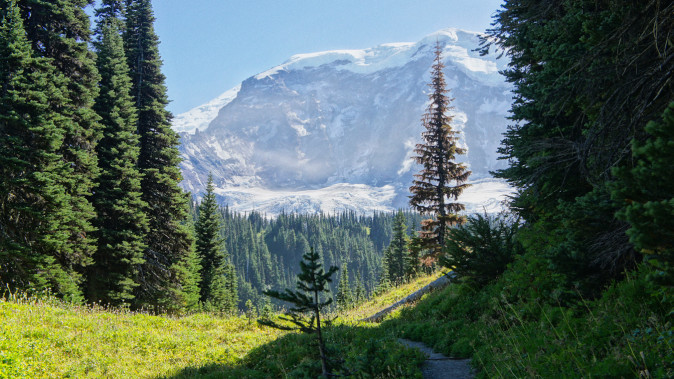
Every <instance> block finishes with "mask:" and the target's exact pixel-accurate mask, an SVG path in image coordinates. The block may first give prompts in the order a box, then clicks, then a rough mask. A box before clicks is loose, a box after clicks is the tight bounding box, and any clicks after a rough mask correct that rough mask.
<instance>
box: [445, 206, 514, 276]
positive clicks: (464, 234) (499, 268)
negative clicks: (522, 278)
mask: <svg viewBox="0 0 674 379" xmlns="http://www.w3.org/2000/svg"><path fill="white" fill-rule="evenodd" d="M518 228H519V224H518V222H517V221H516V220H513V218H512V217H510V216H508V215H504V214H502V215H498V216H489V215H486V214H485V215H484V216H483V215H479V214H478V215H474V216H470V217H468V220H467V221H466V223H464V224H462V225H459V226H457V227H456V228H454V229H452V230H450V231H449V234H448V239H447V241H446V243H445V250H444V255H443V256H441V257H440V263H441V264H442V265H443V266H445V267H447V268H449V269H451V270H453V271H454V272H456V273H457V274H458V275H459V276H460V277H462V278H463V279H464V280H465V281H466V282H468V283H470V284H471V285H473V286H475V287H478V288H479V287H482V286H484V285H486V284H487V283H489V282H491V281H493V280H494V279H496V278H498V277H499V276H500V275H501V274H502V273H503V272H504V271H505V269H506V266H507V265H508V263H510V262H512V261H513V259H514V258H515V256H516V255H518V254H521V253H522V252H523V249H522V246H521V244H520V243H519V242H518V241H517V239H516V238H515V234H516V233H517V230H518Z"/></svg>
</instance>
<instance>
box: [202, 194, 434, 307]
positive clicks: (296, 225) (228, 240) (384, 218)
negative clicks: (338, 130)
mask: <svg viewBox="0 0 674 379" xmlns="http://www.w3.org/2000/svg"><path fill="white" fill-rule="evenodd" d="M193 209H194V210H195V212H193V215H194V218H195V219H197V218H198V212H196V210H197V207H196V206H195V207H194V208H193ZM219 212H220V214H221V217H222V227H221V228H220V230H219V234H220V236H221V238H222V239H223V241H224V250H225V251H226V253H227V255H228V257H229V258H228V259H229V260H230V261H231V262H232V264H233V265H234V267H236V270H237V275H238V296H239V308H240V309H242V310H243V309H245V308H244V304H245V303H246V301H248V300H252V302H253V304H255V306H256V307H257V308H258V309H262V307H263V306H264V304H265V302H266V301H267V299H268V298H266V297H264V296H263V295H262V291H265V290H268V289H274V290H282V289H284V288H292V287H294V286H295V282H296V281H297V274H298V272H299V262H300V260H301V259H302V255H303V254H305V253H308V252H309V250H310V249H311V248H312V247H313V248H314V249H315V250H316V252H317V253H319V255H320V256H321V258H322V262H323V264H324V266H325V267H330V266H337V267H339V268H340V269H341V271H342V272H341V273H347V275H348V277H347V278H348V279H347V280H346V281H345V282H348V283H350V285H349V288H351V290H352V291H353V292H355V290H356V287H357V282H360V283H361V285H362V286H363V290H364V291H365V293H366V295H370V294H372V293H373V292H375V291H376V290H377V287H378V286H379V284H380V281H381V276H382V270H383V269H382V267H383V266H382V264H383V258H384V255H385V253H386V252H387V251H388V250H387V249H388V247H389V245H390V244H391V240H392V238H393V232H394V224H395V222H394V221H395V218H396V213H390V212H382V213H374V214H373V215H356V214H354V213H352V212H343V213H337V214H322V213H321V214H316V215H302V214H294V213H290V214H280V215H278V216H277V217H275V218H271V217H265V215H263V214H260V213H257V212H251V213H246V214H243V213H237V212H234V211H231V210H230V209H229V208H227V207H221V208H220V210H219ZM399 213H400V215H401V216H402V217H403V222H404V225H405V230H404V235H405V238H409V237H408V236H411V235H412V234H413V231H414V230H415V226H418V225H419V224H420V222H421V216H420V215H419V214H418V213H416V212H411V211H400V212H399ZM405 243H406V244H407V240H406V242H405ZM407 251H408V250H407V247H406V246H405V249H404V253H405V254H407ZM402 253H403V252H401V254H402ZM387 271H388V267H387ZM404 278H405V276H403V275H401V276H399V277H398V278H397V279H396V278H395V277H389V280H390V281H391V279H392V281H391V283H392V284H393V283H395V281H398V282H402V281H403V280H404ZM335 279H336V280H335V281H334V282H333V283H332V293H333V294H336V293H337V286H338V285H339V283H340V280H337V278H335ZM343 283H344V282H343Z"/></svg>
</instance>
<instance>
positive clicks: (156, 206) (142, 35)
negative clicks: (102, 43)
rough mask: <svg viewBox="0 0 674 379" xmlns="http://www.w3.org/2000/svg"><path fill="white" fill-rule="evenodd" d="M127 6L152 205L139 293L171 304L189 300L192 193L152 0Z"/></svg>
mask: <svg viewBox="0 0 674 379" xmlns="http://www.w3.org/2000/svg"><path fill="white" fill-rule="evenodd" d="M126 6H127V7H126V30H125V31H124V46H125V49H126V57H127V62H128V63H129V69H130V73H131V74H130V75H131V81H132V85H133V86H132V96H133V97H134V100H135V105H136V108H137V109H138V124H137V132H138V135H139V137H140V153H139V157H138V167H139V168H140V171H141V174H142V175H143V179H142V181H141V188H142V193H143V195H142V199H143V200H144V201H145V202H146V203H147V210H146V214H147V215H148V218H149V232H148V234H147V238H146V244H147V249H146V250H145V255H144V259H145V264H143V265H142V266H141V271H140V274H141V275H140V279H141V282H140V284H141V285H140V287H139V288H138V291H137V293H138V295H139V298H140V302H141V303H143V304H147V305H153V306H164V307H168V306H171V305H172V304H181V303H184V299H183V298H184V296H185V294H184V293H183V292H182V283H180V280H181V278H180V273H181V272H185V267H184V265H185V262H186V260H187V256H188V255H189V254H190V248H191V246H192V242H191V240H192V237H191V235H190V233H189V231H188V230H187V228H186V226H185V225H184V222H185V221H186V219H187V212H188V197H187V194H185V193H184V192H183V191H182V190H181V189H180V187H179V186H178V183H179V182H180V180H181V174H180V169H179V168H178V164H179V163H180V156H179V153H178V149H177V146H178V144H179V140H178V135H177V134H176V133H175V132H174V131H173V130H172V129H171V123H170V121H171V114H170V113H169V112H168V111H167V110H166V105H167V104H168V98H167V96H166V87H165V86H164V81H165V77H164V75H163V74H162V73H161V59H160V57H159V50H158V44H159V40H158V38H157V35H156V34H155V32H154V27H153V24H154V15H153V12H152V4H151V2H150V0H127V2H126Z"/></svg>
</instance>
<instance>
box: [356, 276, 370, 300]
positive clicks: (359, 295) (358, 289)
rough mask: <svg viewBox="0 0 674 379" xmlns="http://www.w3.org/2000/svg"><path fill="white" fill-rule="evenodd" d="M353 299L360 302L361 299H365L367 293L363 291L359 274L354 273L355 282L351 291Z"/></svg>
mask: <svg viewBox="0 0 674 379" xmlns="http://www.w3.org/2000/svg"><path fill="white" fill-rule="evenodd" d="M353 300H354V302H355V303H356V304H360V303H362V302H363V301H365V300H367V294H366V293H365V287H363V282H362V281H361V280H360V275H356V284H355V289H354V291H353Z"/></svg>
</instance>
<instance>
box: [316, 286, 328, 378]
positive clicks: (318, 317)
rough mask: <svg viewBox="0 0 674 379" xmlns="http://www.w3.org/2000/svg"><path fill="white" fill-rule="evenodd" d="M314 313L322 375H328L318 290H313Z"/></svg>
mask: <svg viewBox="0 0 674 379" xmlns="http://www.w3.org/2000/svg"><path fill="white" fill-rule="evenodd" d="M314 303H315V304H316V307H315V308H314V313H315V314H316V333H318V351H319V352H320V354H321V369H322V370H323V376H324V377H326V378H327V377H328V357H327V356H326V354H325V345H324V344H323V334H322V333H321V313H320V312H319V310H318V291H314Z"/></svg>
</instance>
